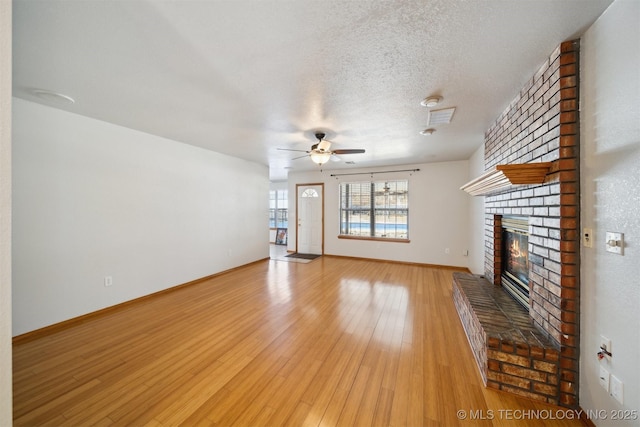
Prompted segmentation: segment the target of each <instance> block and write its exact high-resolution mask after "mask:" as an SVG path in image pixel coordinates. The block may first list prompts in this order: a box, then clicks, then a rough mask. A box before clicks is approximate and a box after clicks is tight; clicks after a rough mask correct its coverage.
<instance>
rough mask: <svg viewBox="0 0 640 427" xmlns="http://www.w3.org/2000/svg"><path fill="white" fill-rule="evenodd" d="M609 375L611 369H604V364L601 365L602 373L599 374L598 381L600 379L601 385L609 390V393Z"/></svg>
mask: <svg viewBox="0 0 640 427" xmlns="http://www.w3.org/2000/svg"><path fill="white" fill-rule="evenodd" d="M609 377H610V374H609V371H607V370H606V369H604V367H603V366H600V374H599V378H598V381H600V385H601V386H602V388H603V389H605V390H606V391H607V393H608V392H609Z"/></svg>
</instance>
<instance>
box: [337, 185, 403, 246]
mask: <svg viewBox="0 0 640 427" xmlns="http://www.w3.org/2000/svg"><path fill="white" fill-rule="evenodd" d="M389 183H391V184H393V187H394V188H396V189H397V187H398V184H401V187H404V189H405V190H404V193H403V195H402V197H404V203H398V199H397V198H398V197H399V194H400V193H398V190H396V191H395V197H396V201H395V203H394V204H393V206H391V205H389V204H388V203H387V201H388V199H385V204H384V206H381V205H379V202H378V200H379V196H380V195H379V194H377V193H376V190H377V189H378V191H379V186H380V185H382V184H383V185H384V187H383V188H385V189H386V188H387V187H389ZM354 187H356V188H357V187H359V193H358V196H357V197H359V199H358V201H360V202H362V199H364V200H365V201H366V200H367V199H368V203H365V204H362V203H361V204H359V205H352V206H351V207H345V206H344V204H345V200H353V199H351V196H350V195H349V194H348V192H349V191H350V190H353V188H354ZM366 187H368V194H366V193H365V192H364V191H362V189H363V188H366ZM345 192H346V193H347V194H346V195H345V194H344V193H345ZM338 197H339V202H338V205H339V221H338V223H339V225H338V227H339V230H338V238H339V239H353V240H375V241H383V242H400V243H409V242H410V239H409V180H408V179H394V180H369V181H355V182H341V183H340V184H339V186H338ZM349 212H351V213H354V214H355V213H358V212H359V213H360V215H363V214H364V216H365V217H367V216H368V218H367V219H368V224H369V226H368V230H369V235H362V234H348V233H349V228H348V227H349V224H350V223H351V222H350V221H349V220H348V219H347V218H348V215H349ZM381 212H385V213H386V214H387V215H388V214H389V212H396V213H398V212H403V213H404V217H405V218H406V220H405V222H404V223H397V222H393V223H388V222H384V223H383V222H379V221H377V220H376V219H377V218H379V216H380V213H381ZM345 224H347V225H346V227H347V228H345ZM358 224H359V228H360V227H361V224H366V223H362V222H359V223H358ZM380 224H396V225H404V227H405V229H406V232H405V233H404V234H405V235H406V237H397V228H396V231H395V233H394V236H393V237H386V236H385V235H380V230H379V228H378V229H377V227H376V225H380ZM385 231H386V228H385ZM343 233H345V234H343ZM376 234H378V235H376Z"/></svg>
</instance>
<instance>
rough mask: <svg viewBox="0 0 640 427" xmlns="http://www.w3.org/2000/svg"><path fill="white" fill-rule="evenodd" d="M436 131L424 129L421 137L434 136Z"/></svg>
mask: <svg viewBox="0 0 640 427" xmlns="http://www.w3.org/2000/svg"><path fill="white" fill-rule="evenodd" d="M435 131H436V130H435V129H434V128H428V129H423V130H421V131H420V135H425V136H429V135H432V134H433V133H434V132H435Z"/></svg>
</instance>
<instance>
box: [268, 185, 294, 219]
mask: <svg viewBox="0 0 640 427" xmlns="http://www.w3.org/2000/svg"><path fill="white" fill-rule="evenodd" d="M287 193H288V192H287V190H271V191H270V192H269V228H288V221H289V217H288V211H287V209H288V208H289V200H288V195H287Z"/></svg>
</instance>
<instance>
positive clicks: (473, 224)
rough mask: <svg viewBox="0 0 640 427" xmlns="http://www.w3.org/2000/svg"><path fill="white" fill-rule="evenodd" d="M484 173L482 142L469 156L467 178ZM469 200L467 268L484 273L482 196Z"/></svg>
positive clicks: (473, 271) (471, 197) (476, 272)
mask: <svg viewBox="0 0 640 427" xmlns="http://www.w3.org/2000/svg"><path fill="white" fill-rule="evenodd" d="M483 173H484V143H483V144H481V145H480V147H479V148H478V149H477V150H476V151H475V153H473V155H472V156H471V158H469V180H471V179H474V178H477V177H479V176H480V175H482V174H483ZM468 197H469V198H470V200H469V207H470V209H469V213H470V215H469V270H471V272H472V273H473V274H484V271H485V270H484V196H468Z"/></svg>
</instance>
